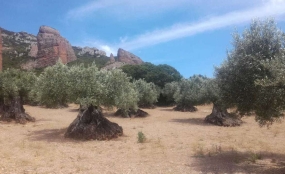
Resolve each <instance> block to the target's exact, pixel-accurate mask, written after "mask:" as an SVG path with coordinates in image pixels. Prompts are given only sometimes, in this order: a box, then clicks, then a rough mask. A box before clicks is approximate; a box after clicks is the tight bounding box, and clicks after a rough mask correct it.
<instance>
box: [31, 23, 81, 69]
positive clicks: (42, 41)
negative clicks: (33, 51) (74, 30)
mask: <svg viewBox="0 0 285 174" xmlns="http://www.w3.org/2000/svg"><path fill="white" fill-rule="evenodd" d="M37 42H38V44H37V46H38V53H37V59H36V62H35V67H36V68H42V67H46V66H52V65H54V64H56V62H57V61H58V60H59V59H60V60H61V62H62V63H64V64H66V63H68V62H71V61H74V60H76V56H75V53H74V51H73V49H72V47H71V45H70V44H69V42H68V41H67V40H66V39H65V38H63V37H61V36H60V33H59V32H58V31H57V30H55V29H54V28H51V27H48V26H41V27H40V29H39V33H38V35H37Z"/></svg>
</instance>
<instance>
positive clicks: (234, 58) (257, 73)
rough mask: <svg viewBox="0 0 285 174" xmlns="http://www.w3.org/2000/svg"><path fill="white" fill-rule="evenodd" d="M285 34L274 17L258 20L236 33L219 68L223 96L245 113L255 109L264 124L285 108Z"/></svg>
mask: <svg viewBox="0 0 285 174" xmlns="http://www.w3.org/2000/svg"><path fill="white" fill-rule="evenodd" d="M284 44H285V37H284V33H283V32H282V31H280V30H279V29H278V28H277V27H276V24H275V22H274V20H266V21H259V20H255V21H253V22H252V23H251V25H250V27H249V28H248V29H246V30H245V31H244V32H243V34H242V35H239V34H238V33H235V34H234V35H233V50H232V51H231V52H229V53H228V57H227V61H225V62H224V63H223V64H222V66H221V67H219V68H217V69H216V77H217V82H218V86H219V88H220V92H221V99H222V101H223V103H225V105H227V107H230V106H236V107H237V111H239V112H240V114H241V115H245V114H247V113H250V112H252V111H255V113H256V114H257V116H256V120H257V121H258V122H259V123H260V124H261V125H264V124H270V123H272V122H274V121H275V120H278V119H279V118H280V116H281V115H282V114H281V113H282V111H283V110H284V108H285V103H284V99H285V98H284V97H285V88H284V75H285V72H284V62H285V56H284V55H285V51H284V50H285V47H284Z"/></svg>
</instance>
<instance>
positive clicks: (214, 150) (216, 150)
mask: <svg viewBox="0 0 285 174" xmlns="http://www.w3.org/2000/svg"><path fill="white" fill-rule="evenodd" d="M220 153H222V147H221V146H220V145H214V144H213V145H212V147H211V149H210V150H208V156H209V157H211V156H214V155H217V154H220Z"/></svg>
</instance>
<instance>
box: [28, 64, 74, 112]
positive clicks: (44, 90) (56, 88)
mask: <svg viewBox="0 0 285 174" xmlns="http://www.w3.org/2000/svg"><path fill="white" fill-rule="evenodd" d="M68 74H69V69H68V67H67V66H66V65H64V64H62V63H57V64H56V65H54V66H51V67H47V68H45V69H44V71H43V73H42V74H41V75H40V76H39V77H38V81H37V83H36V88H35V89H34V90H35V91H33V93H36V95H37V100H38V101H39V102H40V103H41V104H43V105H45V106H46V107H49V108H56V107H64V106H66V105H67V103H68V85H69V78H68Z"/></svg>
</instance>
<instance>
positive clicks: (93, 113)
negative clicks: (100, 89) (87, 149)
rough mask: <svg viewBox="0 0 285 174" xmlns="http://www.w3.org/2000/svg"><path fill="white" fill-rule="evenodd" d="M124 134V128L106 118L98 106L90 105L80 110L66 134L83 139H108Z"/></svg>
mask: <svg viewBox="0 0 285 174" xmlns="http://www.w3.org/2000/svg"><path fill="white" fill-rule="evenodd" d="M122 134H123V128H122V127H121V126H119V125H118V124H117V123H113V122H110V121H109V120H108V119H107V118H105V117H104V116H103V114H102V112H101V111H100V110H99V109H97V107H94V106H89V107H88V108H86V109H85V110H83V111H79V114H78V116H77V118H76V119H75V120H74V121H73V122H72V123H71V124H70V125H69V127H68V129H67V131H66V133H65V134H64V136H65V137H66V138H74V139H82V140H90V139H94V140H108V139H111V138H117V137H118V136H121V135H122Z"/></svg>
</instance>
